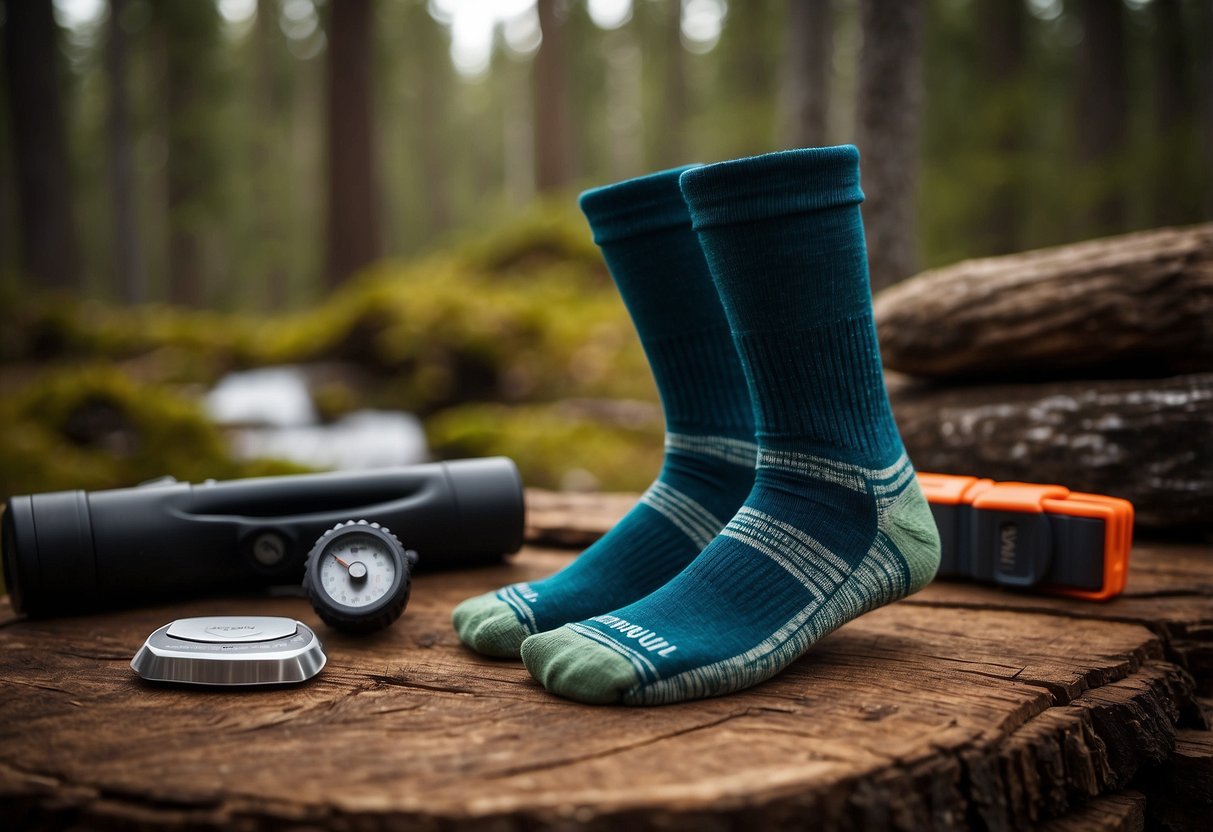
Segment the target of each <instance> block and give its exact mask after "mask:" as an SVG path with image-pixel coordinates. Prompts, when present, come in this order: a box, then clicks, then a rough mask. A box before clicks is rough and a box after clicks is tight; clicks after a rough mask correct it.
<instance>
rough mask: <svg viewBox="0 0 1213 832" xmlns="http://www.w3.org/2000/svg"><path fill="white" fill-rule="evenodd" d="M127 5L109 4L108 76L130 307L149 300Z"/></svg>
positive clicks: (117, 270)
mask: <svg viewBox="0 0 1213 832" xmlns="http://www.w3.org/2000/svg"><path fill="white" fill-rule="evenodd" d="M126 8H127V2H126V0H110V19H109V38H108V40H107V42H106V44H105V75H106V83H107V86H108V88H109V122H108V124H107V125H106V127H107V130H106V133H107V135H106V138H107V141H108V144H109V179H110V204H111V205H112V210H113V221H114V225H113V233H114V241H113V247H114V277H115V288H116V289H117V291H118V296H119V297H120V298H122V300H123V301H124V302H126V303H129V304H136V303H143V302H145V301H146V300H147V272H146V271H145V270H144V266H143V251H142V249H141V248H140V246H139V224H138V221H137V219H136V210H135V173H134V164H133V162H132V160H131V129H130V96H129V95H128V92H127V69H126V67H127V54H128V42H127V37H126V32H125V31H124V30H123V28H122V16H123V13H124V12H125V10H126Z"/></svg>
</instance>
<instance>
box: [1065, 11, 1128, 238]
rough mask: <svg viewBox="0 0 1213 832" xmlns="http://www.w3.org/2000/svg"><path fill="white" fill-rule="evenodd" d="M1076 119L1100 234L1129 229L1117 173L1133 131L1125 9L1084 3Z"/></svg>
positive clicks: (1081, 22) (1080, 152)
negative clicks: (1091, 182)
mask: <svg viewBox="0 0 1213 832" xmlns="http://www.w3.org/2000/svg"><path fill="white" fill-rule="evenodd" d="M1078 12H1079V22H1080V24H1081V26H1082V44H1081V47H1080V51H1079V61H1080V64H1079V83H1078V101H1077V105H1076V106H1075V109H1074V113H1075V116H1076V118H1077V125H1076V126H1077V133H1078V152H1079V161H1080V163H1081V164H1082V165H1083V166H1084V167H1085V168H1086V169H1087V171H1088V175H1089V176H1090V177H1091V178H1092V181H1093V183H1094V186H1095V190H1096V193H1097V197H1096V200H1095V203H1094V205H1093V206H1092V210H1091V217H1092V219H1093V220H1094V222H1095V223H1096V227H1095V228H1094V229H1088V230H1093V231H1094V232H1095V233H1101V234H1107V233H1110V232H1115V231H1119V230H1120V229H1121V228H1123V227H1124V221H1125V206H1124V202H1123V197H1122V195H1121V192H1122V190H1123V187H1122V183H1121V182H1120V181H1119V177H1118V176H1117V171H1116V163H1117V157H1118V156H1119V155H1120V154H1121V153H1122V152H1123V151H1124V146H1125V139H1126V136H1127V132H1128V106H1129V101H1128V99H1129V89H1128V75H1127V72H1126V69H1125V62H1126V58H1127V55H1126V52H1125V31H1124V4H1123V3H1122V2H1120V0H1116V2H1110V0H1082V1H1081V2H1080V3H1079V5H1078Z"/></svg>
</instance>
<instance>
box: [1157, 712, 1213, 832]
mask: <svg viewBox="0 0 1213 832" xmlns="http://www.w3.org/2000/svg"><path fill="white" fill-rule="evenodd" d="M1143 786H1144V788H1145V790H1146V794H1147V796H1148V798H1149V820H1150V824H1151V827H1152V828H1155V829H1165V830H1175V832H1180V830H1194V829H1203V828H1206V827H1207V826H1208V823H1209V818H1211V817H1213V732H1209V731H1192V730H1186V731H1180V732H1179V733H1178V735H1177V737H1176V742H1175V753H1174V754H1172V755H1171V758H1170V759H1169V760H1168V761H1167V762H1166V763H1165V764H1164V765H1162V766H1161V767H1159V768H1158V769H1157V770H1156V771H1153V772H1151V773H1150V774H1149V776H1148V777H1146V778H1144V784H1143ZM1194 819H1196V820H1197V821H1198V824H1199V825H1197V824H1194V823H1193V820H1194Z"/></svg>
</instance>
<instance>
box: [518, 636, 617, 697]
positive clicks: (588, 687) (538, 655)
mask: <svg viewBox="0 0 1213 832" xmlns="http://www.w3.org/2000/svg"><path fill="white" fill-rule="evenodd" d="M522 663H523V664H524V665H526V669H527V670H529V671H530V672H531V675H532V676H534V677H535V679H536V680H537V681H538V682H539V683H540V684H542V685H543V686H544V687H545V688H547V689H548V690H550V691H551V692H552V693H555V694H559V695H560V696H563V697H566V698H568V699H575V700H576V701H578V702H584V703H586V704H587V705H610V704H613V703H616V702H619V701H620V700H621V699H622V698H623V696H624V694H625V693H626V692H627V691H628V690H629V689H631V688H633V687H635V686H636V684H637V683H638V682H639V681H640V680H639V678H637V675H636V670H635V668H633V667H632V663H631V662H630V661H628V660H627V659H625V658H624V657H623V656H621V655H619V654H618V653H616V652H615V651H614V650H612V649H610V648H609V647H604V646H603V645H601V644H598V643H597V642H595V641H591V640H590V639H588V638H586V637H585V636H581V635H578V634H577V633H575V632H573V631H572V630H570V629H569V628H568V627H561V628H560V629H558V630H550V631H549V632H546V633H539V634H538V635H533V636H531V637H530V638H528V639H527V640H526V641H525V642H523V644H522Z"/></svg>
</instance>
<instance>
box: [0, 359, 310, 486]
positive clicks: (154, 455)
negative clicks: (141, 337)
mask: <svg viewBox="0 0 1213 832" xmlns="http://www.w3.org/2000/svg"><path fill="white" fill-rule="evenodd" d="M0 421H2V423H3V425H4V430H3V431H2V432H0V494H5V495H10V494H28V493H38V492H43V491H57V490H65V489H76V488H82V489H86V490H92V489H99V488H115V487H121V486H129V485H134V484H136V483H138V482H141V481H143V480H147V479H151V478H154V477H159V476H164V475H166V474H171V475H173V476H175V477H177V478H178V479H181V480H189V481H199V480H203V479H206V478H208V477H214V478H217V479H227V478H233V477H241V476H257V475H261V474H272V473H292V472H298V471H300V470H303V469H301V468H299V467H297V466H292V465H288V464H285V463H278V462H268V461H267V462H256V463H242V462H237V461H234V460H233V459H232V458H231V457H230V456H229V454H228V452H227V449H226V446H225V443H224V441H223V436H222V434H221V433H220V431H219V429H218V428H216V427H215V426H214V425H213V424H212V423H211V422H210V421H208V420H207V419H206V417H205V416H204V415H203V414H202V413H201V411H199V409H198V408H197V406H196V405H195V403H194V402H193V401H192V400H191V399H189V398H187V397H185V396H184V395H182V394H180V393H177V392H174V391H173V390H171V389H169V388H166V387H163V386H153V385H146V384H142V383H140V382H138V381H136V380H134V379H133V378H131V377H130V376H128V375H127V374H125V373H123V372H121V371H120V370H117V369H115V368H113V367H110V366H104V365H87V366H84V367H77V368H70V369H62V370H57V371H53V372H50V373H47V374H45V375H43V376H41V377H39V378H37V379H36V380H35V381H34V382H32V383H31V384H29V385H28V386H26V387H25V388H24V389H22V390H20V391H18V392H17V393H16V394H15V395H14V396H12V397H10V398H9V399H6V400H5V402H4V403H3V405H2V406H0Z"/></svg>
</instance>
